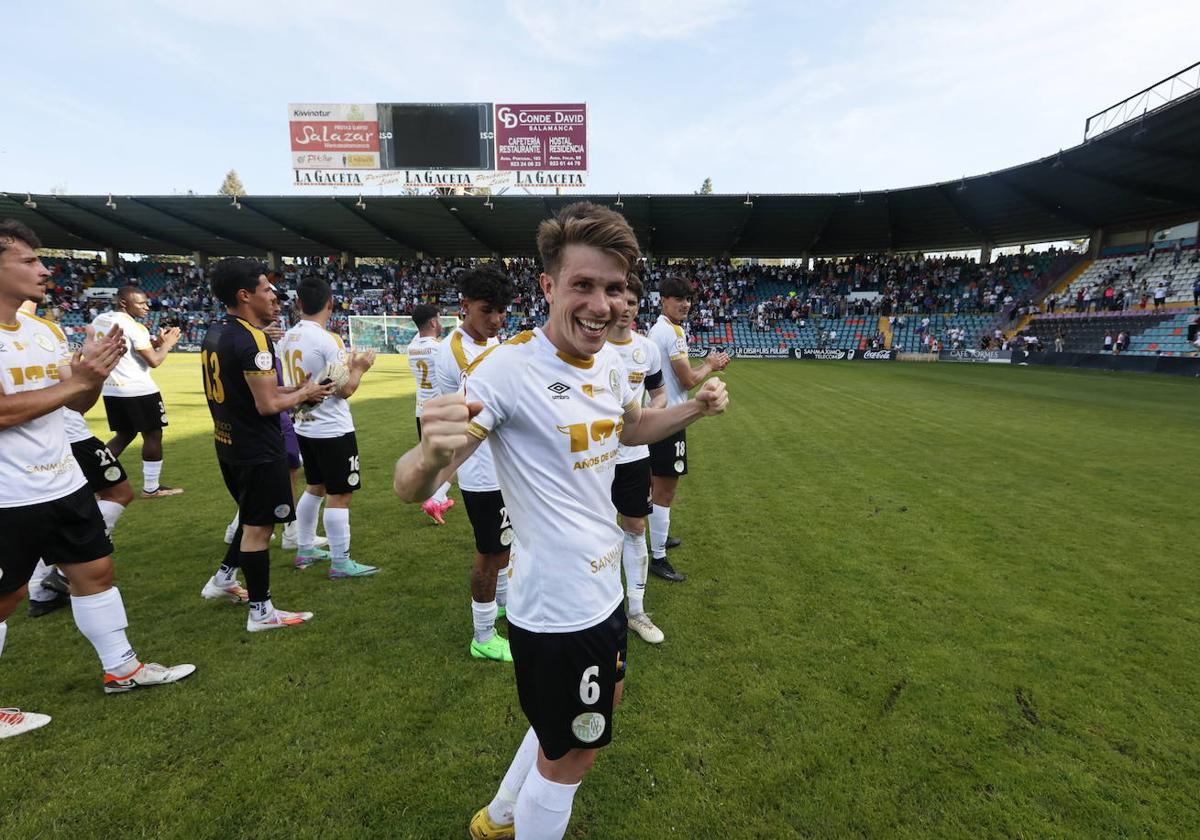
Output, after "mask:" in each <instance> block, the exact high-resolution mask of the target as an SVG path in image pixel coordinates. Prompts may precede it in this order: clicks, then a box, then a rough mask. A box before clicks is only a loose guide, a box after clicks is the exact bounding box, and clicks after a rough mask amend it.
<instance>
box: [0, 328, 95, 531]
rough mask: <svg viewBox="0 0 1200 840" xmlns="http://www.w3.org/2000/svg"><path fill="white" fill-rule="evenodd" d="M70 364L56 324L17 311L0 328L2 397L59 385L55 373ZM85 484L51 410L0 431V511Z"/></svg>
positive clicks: (45, 499)
mask: <svg viewBox="0 0 1200 840" xmlns="http://www.w3.org/2000/svg"><path fill="white" fill-rule="evenodd" d="M70 363H71V351H70V349H69V348H68V347H67V338H66V336H65V335H63V332H62V330H60V329H59V328H58V325H57V324H55V323H53V322H51V321H46V320H43V319H41V318H38V317H37V316H36V315H30V314H28V313H25V312H18V313H17V322H16V323H15V324H0V369H2V370H0V385H3V388H4V393H5V394H22V393H26V392H28V391H39V390H41V389H42V388H49V387H50V386H51V385H56V384H58V381H59V377H58V369H59V368H60V367H63V366H64V365H69V364H70ZM86 483H87V479H85V478H84V477H83V471H82V470H80V469H79V464H77V463H75V457H74V456H73V455H72V454H71V446H70V443H68V441H67V432H66V426H65V424H64V422H63V412H62V411H51V412H50V413H49V414H43V415H42V416H41V417H35V418H33V419H32V420H28V421H26V422H24V423H22V424H21V425H19V426H11V427H9V428H7V429H4V430H2V431H0V508H12V507H24V506H26V505H34V504H38V503H39V502H50V501H54V500H55V499H61V498H62V497H63V496H68V495H70V494H71V493H74V492H75V491H76V490H78V489H79V488H80V487H82V486H84V485H85V484H86Z"/></svg>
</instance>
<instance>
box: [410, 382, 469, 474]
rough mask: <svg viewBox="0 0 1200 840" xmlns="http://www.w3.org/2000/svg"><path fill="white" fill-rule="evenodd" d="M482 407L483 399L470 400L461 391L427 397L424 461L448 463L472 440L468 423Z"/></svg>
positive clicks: (434, 464) (423, 419) (423, 424)
mask: <svg viewBox="0 0 1200 840" xmlns="http://www.w3.org/2000/svg"><path fill="white" fill-rule="evenodd" d="M481 411H483V403H480V402H470V403H469V402H467V398H466V397H465V396H464V395H463V394H460V393H454V394H442V395H441V396H437V397H434V398H433V399H431V400H427V401H426V402H425V403H424V404H423V405H422V406H421V452H422V460H423V461H424V462H425V464H426V465H427V466H429V467H437V468H438V469H441V468H442V467H444V466H446V465H447V464H449V463H450V459H451V458H453V457H454V451H455V450H456V449H461V448H462V447H464V446H466V445H467V443H468V442H470V436H469V435H468V434H467V424H468V423H469V422H470V421H471V418H472V417H474V416H475V415H476V414H478V413H479V412H481Z"/></svg>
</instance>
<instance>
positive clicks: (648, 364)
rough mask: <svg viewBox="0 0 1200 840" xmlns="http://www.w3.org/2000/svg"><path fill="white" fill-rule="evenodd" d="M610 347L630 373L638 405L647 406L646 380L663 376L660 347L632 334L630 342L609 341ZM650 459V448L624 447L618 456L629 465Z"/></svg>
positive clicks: (631, 384) (619, 460)
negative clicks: (657, 375) (656, 375)
mask: <svg viewBox="0 0 1200 840" xmlns="http://www.w3.org/2000/svg"><path fill="white" fill-rule="evenodd" d="M608 344H609V346H610V347H612V349H614V350H616V351H617V354H618V355H619V356H620V357H621V363H622V364H623V365H625V370H626V371H628V372H629V387H630V389H631V390H632V391H633V399H634V401H635V402H636V403H637V404H638V405H645V404H646V378H647V377H653V376H654V375H655V374H656V373H657V374H659V375H660V376H661V375H662V362H660V361H659V353H658V347H657V346H656V345H655V344H654V342H653V341H651V340H650V339H648V338H646V336H644V335H641V334H640V333H630V335H629V341H626V342H625V343H624V344H622V343H621V342H619V341H613V340H612V339H609V342H608ZM649 457H650V447H648V446H646V445H645V444H642V445H641V446H622V447H621V449H620V454H618V455H617V463H618V464H628V463H631V462H633V461H640V460H642V459H643V458H649Z"/></svg>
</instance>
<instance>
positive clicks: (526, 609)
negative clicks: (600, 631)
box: [466, 329, 635, 633]
mask: <svg viewBox="0 0 1200 840" xmlns="http://www.w3.org/2000/svg"><path fill="white" fill-rule="evenodd" d="M466 396H467V399H468V400H471V401H476V400H477V401H480V402H482V403H483V411H481V412H480V413H479V414H478V415H477V416H476V417H475V419H474V420H473V421H472V422H471V423H470V425H469V427H468V430H469V431H470V433H471V434H473V435H474V436H475V437H478V438H481V439H486V441H487V444H488V445H489V446H491V448H492V455H493V457H494V458H495V462H496V473H497V474H498V475H499V477H500V489H501V492H503V493H504V504H505V507H506V509H507V513H508V517H509V519H510V520H511V522H512V526H513V533H514V541H513V545H512V555H511V557H510V561H509V562H510V566H509V569H510V572H509V574H510V580H509V587H508V605H507V607H506V610H507V615H508V620H509V621H510V622H511V623H512V624H515V625H516V626H518V627H520V628H522V629H525V630H529V631H532V632H538V633H569V632H573V631H576V630H583V629H586V628H588V627H592V626H594V625H595V624H597V623H599V622H600V621H603V620H604V619H605V618H607V617H608V616H609V615H610V614H611V613H612V611H613V610H615V609H616V608H617V606H618V605H619V604H620V603H621V599H622V597H623V596H624V591H623V590H622V588H621V548H622V533H621V529H620V528H619V527H618V526H617V511H616V508H615V507H613V503H612V482H613V472H614V470H615V468H616V463H617V447H618V435H619V434H620V432H621V428H622V424H623V420H622V418H623V416H624V414H625V411H626V410H628V409H629V408H630V407H632V406H633V404H634V402H635V400H634V395H633V391H632V389H631V388H630V387H629V374H628V372H627V371H626V370H625V366H624V365H623V364H622V363H621V357H620V356H619V355H618V354H617V352H616V351H615V350H613V349H612V348H611V347H607V346H606V347H602V348H601V349H600V352H599V353H597V354H596V355H595V356H594V357H592V358H591V359H589V360H587V361H583V360H580V359H575V358H572V357H570V356H567V355H566V354H564V353H561V352H559V351H558V350H557V349H556V348H555V346H554V345H553V344H551V343H550V340H549V339H548V338H546V336H545V334H544V333H543V332H542V331H541V330H540V329H535V330H532V331H529V332H524V333H520V334H518V335H516V336H514V337H513V338H512V339H510V340H509V341H507V342H505V343H504V344H501V345H500V346H499V347H497V348H496V349H495V350H493V351H492V352H490V353H488V354H487V355H486V356H485V357H484V358H483V359H482V360H480V361H479V363H478V364H476V365H474V366H473V367H472V368H471V371H470V373H469V374H468V376H467V380H466Z"/></svg>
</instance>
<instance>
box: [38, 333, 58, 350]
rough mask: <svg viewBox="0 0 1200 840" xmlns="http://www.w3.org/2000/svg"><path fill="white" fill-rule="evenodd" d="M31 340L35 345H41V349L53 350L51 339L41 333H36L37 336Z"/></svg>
mask: <svg viewBox="0 0 1200 840" xmlns="http://www.w3.org/2000/svg"><path fill="white" fill-rule="evenodd" d="M33 340H34V341H36V342H37V346H38V347H41V348H42V349H43V350H53V349H54V343H53V342H52V341H50V339H48V338H46V336H44V335H42V334H41V333H38V334H37V336H35V337H34V339H33Z"/></svg>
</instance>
